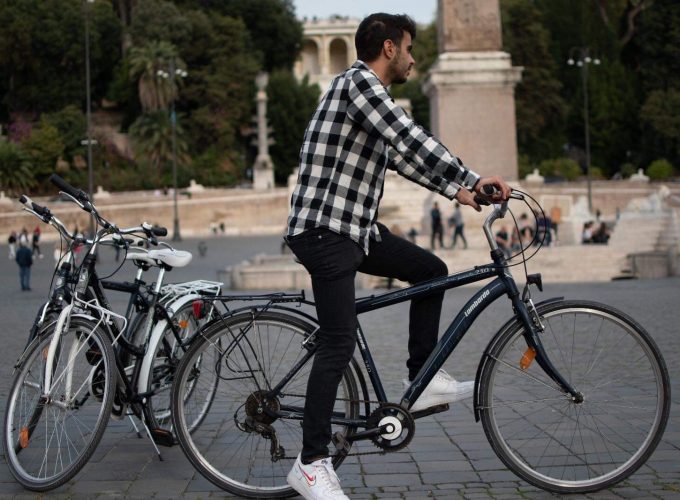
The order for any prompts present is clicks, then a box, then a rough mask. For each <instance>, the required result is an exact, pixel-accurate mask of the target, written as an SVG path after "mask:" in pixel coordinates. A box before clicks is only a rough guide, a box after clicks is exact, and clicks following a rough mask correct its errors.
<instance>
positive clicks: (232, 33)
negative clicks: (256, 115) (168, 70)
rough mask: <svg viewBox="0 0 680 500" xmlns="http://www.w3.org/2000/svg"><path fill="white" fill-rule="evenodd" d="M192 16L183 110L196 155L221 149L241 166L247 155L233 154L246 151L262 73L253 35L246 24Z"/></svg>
mask: <svg viewBox="0 0 680 500" xmlns="http://www.w3.org/2000/svg"><path fill="white" fill-rule="evenodd" d="M186 15H187V18H188V19H189V20H190V22H191V25H192V32H191V40H190V42H189V43H188V44H187V45H186V46H184V47H183V48H182V50H181V53H180V55H181V56H182V59H183V60H184V61H186V64H187V68H188V71H189V77H188V78H187V79H186V85H185V87H184V89H182V92H181V94H180V96H179V101H178V106H179V108H180V109H182V110H183V111H184V112H185V113H186V115H187V120H186V121H185V122H184V124H185V126H186V129H187V137H188V138H190V144H189V145H190V150H191V152H192V153H193V154H194V155H200V154H202V153H203V152H204V151H207V150H208V149H211V148H217V150H218V151H222V154H223V156H224V158H226V159H229V161H238V162H241V159H240V158H241V155H240V154H236V155H235V154H233V153H234V152H235V151H238V152H240V151H241V149H242V148H241V143H240V139H241V136H240V129H241V126H242V125H243V124H246V123H248V122H249V121H250V118H251V116H252V112H253V99H254V79H255V75H257V72H258V71H259V70H260V66H259V61H258V59H257V57H254V56H253V53H252V52H250V49H249V47H250V35H249V33H248V31H247V30H246V28H245V25H244V24H243V21H241V20H240V19H233V18H229V17H225V16H221V15H219V14H215V13H213V14H211V15H210V16H209V15H207V14H206V13H205V12H202V11H191V12H187V13H186ZM241 167H243V165H242V164H241ZM230 168H231V167H230Z"/></svg>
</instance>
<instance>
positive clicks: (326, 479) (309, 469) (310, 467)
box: [287, 455, 349, 500]
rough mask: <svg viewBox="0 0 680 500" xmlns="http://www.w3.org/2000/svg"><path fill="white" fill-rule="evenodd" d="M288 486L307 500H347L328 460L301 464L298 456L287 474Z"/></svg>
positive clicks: (331, 463)
mask: <svg viewBox="0 0 680 500" xmlns="http://www.w3.org/2000/svg"><path fill="white" fill-rule="evenodd" d="M287 481H288V484H289V485H290V486H291V487H292V488H293V489H294V490H295V491H297V492H298V493H299V494H300V495H302V497H304V498H306V499H307V500H349V497H348V496H347V495H345V494H344V493H343V492H342V488H341V487H340V480H339V479H338V476H337V474H336V473H335V470H333V462H332V461H331V459H330V458H323V459H321V460H315V461H314V462H312V463H311V464H307V465H305V464H303V463H302V461H301V460H300V455H298V456H297V460H295V465H293V468H292V469H291V470H290V472H289V473H288V477H287Z"/></svg>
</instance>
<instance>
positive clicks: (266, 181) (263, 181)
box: [253, 155, 274, 189]
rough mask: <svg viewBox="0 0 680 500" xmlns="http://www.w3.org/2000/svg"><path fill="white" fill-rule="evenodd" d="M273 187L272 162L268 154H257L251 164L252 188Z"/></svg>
mask: <svg viewBox="0 0 680 500" xmlns="http://www.w3.org/2000/svg"><path fill="white" fill-rule="evenodd" d="M273 187H274V164H273V163H272V160H271V158H270V157H269V155H258V156H257V158H256V159H255V165H253V189H272V188H273Z"/></svg>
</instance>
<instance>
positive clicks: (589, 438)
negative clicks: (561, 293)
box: [479, 301, 670, 493]
mask: <svg viewBox="0 0 680 500" xmlns="http://www.w3.org/2000/svg"><path fill="white" fill-rule="evenodd" d="M539 316H540V318H541V322H542V323H543V325H544V326H545V330H544V331H543V332H542V333H541V334H540V339H541V341H542V344H543V346H544V348H545V350H546V352H547V354H548V357H549V359H550V360H551V361H552V363H553V365H555V367H556V368H557V370H558V371H559V372H560V373H561V374H562V376H564V377H565V378H566V379H567V380H568V381H569V383H570V384H572V386H573V387H574V388H575V389H576V390H577V391H578V392H580V393H581V394H582V395H583V398H584V399H583V402H581V403H577V402H575V401H574V400H573V398H572V397H571V396H570V395H569V394H567V393H564V392H563V391H562V390H560V389H559V388H558V387H557V385H556V384H555V382H553V381H552V380H551V379H550V378H549V377H548V376H547V375H546V374H545V372H544V371H543V369H542V368H541V367H540V366H539V365H538V363H537V362H536V361H533V362H532V361H531V360H532V357H531V353H528V352H527V343H526V341H525V338H524V327H523V326H522V325H521V324H520V323H519V322H515V323H513V324H511V325H510V326H509V327H508V328H506V329H505V330H504V331H502V332H500V333H499V335H498V336H497V337H496V339H495V340H494V343H493V347H492V348H491V349H490V351H489V352H488V359H486V360H485V364H484V368H483V370H482V372H481V374H480V377H481V378H480V394H479V397H480V399H479V409H480V412H481V417H482V423H483V425H484V431H485V432H486V435H487V438H488V439H489V442H490V443H491V446H492V447H493V449H494V451H495V452H496V454H497V455H498V457H499V458H500V459H501V460H502V461H503V463H505V465H507V466H508V467H509V468H510V469H511V470H512V471H513V472H515V473H516V474H517V475H519V476H520V477H522V478H523V479H525V480H526V481H528V482H529V483H531V484H533V485H535V486H538V487H539V488H543V489H545V490H548V491H552V492H555V493H586V492H593V491H598V490H600V489H603V488H607V487H609V486H611V485H613V484H615V483H617V482H619V481H621V480H623V479H625V478H626V477H628V476H629V475H631V474H632V473H633V472H635V471H636V470H637V469H638V468H639V467H640V466H641V465H642V464H643V463H644V462H645V461H646V460H647V458H648V457H649V456H650V455H651V453H652V452H653V451H654V449H655V448H656V446H657V444H658V443H659V440H660V439H661V436H662V434H663V431H664V429H665V427H666V422H667V421H668V413H669V409H670V382H669V377H668V371H667V369H666V365H665V364H664V361H663V358H662V357H661V354H660V352H659V348H658V347H657V346H656V344H655V343H654V341H653V340H652V338H651V337H650V336H649V334H648V333H647V332H646V331H645V330H644V329H643V328H642V327H641V326H640V325H638V324H637V323H636V322H635V321H634V320H633V319H632V318H630V317H629V316H627V315H625V314H623V313H621V312H620V311H617V310H616V309H614V308H612V307H609V306H606V305H602V304H598V303H595V302H586V301H560V302H556V303H552V304H547V305H545V306H543V307H541V308H539ZM527 365H528V366H527Z"/></svg>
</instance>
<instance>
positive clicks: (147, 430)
mask: <svg viewBox="0 0 680 500" xmlns="http://www.w3.org/2000/svg"><path fill="white" fill-rule="evenodd" d="M140 422H142V425H143V426H144V430H145V431H146V435H147V436H149V441H151V444H152V445H153V447H154V449H155V450H156V454H157V455H158V460H160V461H161V462H162V461H163V455H161V451H160V450H159V449H158V446H156V442H155V441H154V440H153V437H152V436H151V431H150V430H149V427H148V426H147V425H146V422H144V420H140Z"/></svg>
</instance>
